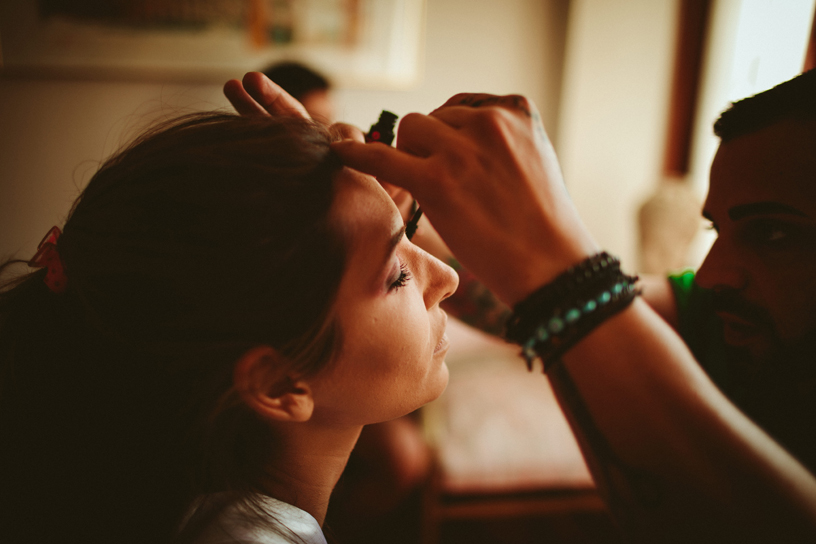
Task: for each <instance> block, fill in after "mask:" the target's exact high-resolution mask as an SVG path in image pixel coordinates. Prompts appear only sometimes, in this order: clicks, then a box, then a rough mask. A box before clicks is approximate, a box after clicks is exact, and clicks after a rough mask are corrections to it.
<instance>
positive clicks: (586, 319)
mask: <svg viewBox="0 0 816 544" xmlns="http://www.w3.org/2000/svg"><path fill="white" fill-rule="evenodd" d="M636 281H637V277H635V276H627V275H625V274H623V273H622V272H621V270H620V262H619V261H618V260H617V259H616V258H614V257H611V256H610V255H608V254H607V253H600V254H598V255H595V256H593V257H590V258H588V259H586V260H585V261H583V262H581V263H580V264H578V265H576V266H574V267H571V268H570V269H568V270H567V271H565V272H564V273H563V274H561V275H560V276H558V277H557V278H556V279H555V280H554V281H553V282H551V283H548V284H547V285H545V286H543V287H541V288H540V289H539V290H538V291H536V292H535V293H533V294H532V295H530V296H529V297H527V299H525V300H524V301H522V302H520V303H519V304H517V305H516V307H515V308H514V311H513V316H512V317H511V319H510V320H509V321H508V323H507V331H506V335H505V336H506V337H507V339H508V340H510V341H512V342H515V343H517V344H520V345H521V347H522V351H521V355H522V357H524V359H525V360H526V362H527V367H528V368H529V369H530V370H532V368H533V361H534V360H535V359H536V358H537V357H541V359H542V361H543V363H544V371H545V372H546V371H547V370H548V369H549V368H550V366H551V365H552V364H554V363H555V362H556V361H558V360H560V358H561V356H562V355H563V354H564V353H565V352H566V351H567V350H568V349H570V348H571V347H572V346H574V345H575V344H576V343H577V342H578V341H579V340H581V339H582V338H583V337H585V336H586V335H587V334H589V332H591V331H592V330H593V329H594V328H595V327H597V326H598V325H599V324H600V323H602V322H603V321H604V320H606V319H608V318H609V317H610V316H612V315H614V314H616V313H618V312H620V311H621V310H623V309H624V308H626V307H627V306H628V305H629V304H630V303H631V302H632V300H634V298H635V297H636V296H637V295H638V294H639V292H638V290H637V288H636V287H635V282H636Z"/></svg>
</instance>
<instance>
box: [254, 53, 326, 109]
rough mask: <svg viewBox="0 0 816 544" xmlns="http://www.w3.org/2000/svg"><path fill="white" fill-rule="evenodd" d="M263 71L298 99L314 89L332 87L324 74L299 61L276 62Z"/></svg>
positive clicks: (322, 89) (320, 89)
mask: <svg viewBox="0 0 816 544" xmlns="http://www.w3.org/2000/svg"><path fill="white" fill-rule="evenodd" d="M263 73H264V74H265V75H266V77H268V78H269V79H271V80H272V81H274V82H275V83H277V84H278V85H280V86H281V87H282V88H283V90H284V91H286V92H287V93H289V94H291V95H292V96H293V97H295V98H296V99H298V100H301V99H302V98H303V97H304V96H306V95H307V94H308V93H310V92H312V91H327V90H329V88H330V87H331V84H330V83H329V80H328V79H327V78H326V77H325V76H324V75H322V74H320V73H318V72H317V71H315V70H313V69H312V68H309V67H308V66H305V65H303V64H301V63H299V62H281V63H279V64H274V65H272V66H270V67H269V68H267V69H266V70H264V72H263Z"/></svg>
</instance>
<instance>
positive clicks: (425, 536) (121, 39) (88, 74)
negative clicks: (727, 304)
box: [0, 0, 816, 543]
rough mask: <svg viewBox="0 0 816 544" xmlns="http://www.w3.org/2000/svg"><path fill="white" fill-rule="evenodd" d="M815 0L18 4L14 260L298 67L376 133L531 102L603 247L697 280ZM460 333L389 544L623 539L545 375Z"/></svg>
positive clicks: (10, 93) (482, 339)
mask: <svg viewBox="0 0 816 544" xmlns="http://www.w3.org/2000/svg"><path fill="white" fill-rule="evenodd" d="M815 5H816V0H177V1H172V0H118V1H112V0H82V1H80V0H39V1H37V0H0V55H1V57H0V59H1V60H2V67H0V258H2V259H6V258H9V257H13V256H16V257H20V258H28V257H30V256H31V255H33V253H34V251H35V249H36V245H37V243H38V242H39V241H40V239H41V237H42V236H43V234H45V233H46V232H47V231H48V229H49V228H50V227H51V226H52V225H62V223H63V222H64V220H65V217H66V215H67V213H68V211H69V208H70V206H71V204H72V202H73V201H74V199H75V198H76V196H77V195H78V194H79V192H80V190H81V189H82V187H83V186H84V184H85V183H87V181H88V179H89V178H90V176H91V175H92V174H93V173H94V172H95V170H96V169H97V168H98V166H99V165H100V163H101V161H103V160H104V159H105V158H106V157H107V156H109V155H110V154H111V153H113V152H114V151H115V150H116V149H118V148H119V147H120V146H122V145H124V144H126V143H127V142H128V141H129V140H130V139H131V138H133V137H134V136H135V135H137V134H138V133H139V132H140V131H141V130H142V129H143V128H144V127H146V126H148V125H150V124H151V123H152V122H153V121H155V120H157V119H160V118H163V117H168V116H174V115H176V114H179V113H184V112H188V111H193V110H210V109H217V108H225V109H228V108H229V104H228V103H227V101H226V99H224V98H223V96H222V94H221V88H222V85H223V83H224V82H225V81H226V80H227V79H229V78H239V79H240V78H241V77H242V75H243V74H244V73H245V72H246V71H249V70H263V69H265V68H267V67H268V66H269V65H271V64H274V63H276V62H280V61H299V62H303V63H305V64H307V65H310V66H312V67H314V68H316V69H317V70H319V71H320V72H322V73H323V74H325V75H326V76H328V78H329V79H330V80H331V82H332V88H331V91H330V92H331V99H332V101H333V104H334V113H335V118H336V120H342V121H346V122H350V123H353V124H356V125H357V126H359V127H361V128H363V129H367V128H368V127H369V126H370V125H371V124H372V123H374V122H375V121H376V119H377V118H378V116H379V113H380V111H381V110H382V109H387V110H390V111H392V112H394V113H396V114H397V115H400V116H402V115H405V114H406V113H409V112H413V111H418V112H423V113H427V112H429V111H431V110H432V109H434V108H436V107H437V106H439V105H441V104H442V103H443V102H444V101H445V100H447V99H448V98H449V97H450V96H452V95H453V94H455V93H458V92H486V93H496V94H510V93H517V94H523V95H526V96H528V97H529V98H531V99H532V100H533V101H534V102H535V103H536V104H537V105H538V108H539V110H540V112H541V116H542V119H543V121H544V124H545V126H546V128H547V131H548V134H549V136H550V138H551V139H552V141H553V142H554V144H555V148H556V151H557V152H558V155H559V157H560V160H561V166H562V169H563V171H564V176H565V179H566V183H567V187H568V190H569V192H570V194H571V195H572V198H573V200H574V201H575V204H576V206H577V207H578V209H579V212H580V213H581V216H582V217H583V218H584V220H585V222H586V223H587V225H588V226H589V228H590V230H591V231H592V233H593V234H594V235H595V237H596V239H597V241H598V242H599V244H600V245H601V247H603V248H605V249H607V250H608V251H610V252H611V253H613V254H616V255H618V256H620V257H621V260H622V262H623V263H624V266H625V268H626V269H627V270H628V271H632V272H651V273H664V272H666V271H668V270H675V269H679V268H684V267H696V266H698V265H699V264H700V262H701V260H702V256H703V255H704V254H705V252H706V251H707V249H708V246H709V245H710V243H711V238H710V236H711V233H710V232H708V231H706V230H705V229H704V228H703V226H704V225H703V221H702V220H701V219H700V215H699V212H700V209H701V203H702V200H703V199H704V196H705V193H706V190H707V179H708V169H709V166H710V163H711V159H712V157H713V155H714V152H715V151H716V147H717V144H718V142H717V140H716V138H715V137H714V136H713V134H712V130H711V126H712V124H713V122H714V120H715V119H716V118H717V116H718V115H719V113H720V112H721V111H722V110H723V109H724V108H726V107H727V105H728V103H729V102H730V101H733V100H737V99H739V98H743V97H745V96H748V95H751V94H754V93H756V92H759V91H761V90H764V89H767V88H769V87H772V86H773V85H775V84H778V83H780V82H782V81H784V80H787V79H789V78H791V77H793V76H795V75H796V74H798V73H799V72H801V71H802V70H803V68H804V67H805V66H811V67H812V66H813V63H814V47H816V45H814V37H813V35H814V34H813V20H814V6H815ZM450 334H451V336H453V338H452V340H453V341H454V342H453V343H454V346H455V348H454V349H452V351H451V352H450V354H449V357H448V363H449V366H450V367H451V382H450V385H449V388H448V391H447V392H446V393H445V395H443V397H442V398H441V399H440V400H439V401H437V402H435V403H433V404H432V405H431V406H429V407H428V409H426V410H424V413H423V418H424V421H425V423H424V432H425V433H426V436H427V439H428V440H429V443H431V444H432V445H433V446H434V450H433V451H434V452H435V453H434V456H435V457H434V465H433V466H434V469H433V470H432V473H431V474H430V475H429V477H428V480H427V485H425V486H424V487H423V489H422V490H421V493H420V495H419V496H418V497H415V500H414V502H412V503H410V504H411V505H410V506H409V507H406V508H402V510H401V513H400V514H399V515H398V516H397V517H396V518H395V517H393V516H392V517H390V518H387V519H386V522H385V524H384V525H382V527H381V528H382V532H381V533H379V534H375V535H374V536H373V537H371V541H372V542H384V541H388V542H403V541H404V542H418V541H422V542H427V543H433V542H438V541H441V542H446V543H454V542H544V541H548V540H549V541H551V540H555V541H558V542H618V541H620V539H619V537H618V535H617V533H616V532H615V531H614V529H613V528H612V526H611V525H610V524H609V521H608V519H607V518H606V517H605V514H604V511H603V506H602V504H601V503H600V501H599V500H598V498H597V496H596V495H594V493H593V491H592V481H591V478H589V475H588V474H587V472H586V468H585V467H584V465H583V461H582V459H581V458H580V454H579V452H578V450H577V447H576V445H575V443H574V440H573V439H572V437H571V434H570V432H569V429H568V428H567V426H566V423H565V422H564V421H563V416H561V414H560V411H559V409H558V407H557V405H556V404H555V401H554V399H553V398H552V395H551V393H550V392H549V388H548V387H549V386H548V384H547V382H546V378H545V377H544V376H542V375H540V374H536V375H534V376H531V375H529V374H528V373H527V372H526V371H525V370H523V366H522V365H520V364H519V361H518V359H517V357H516V354H515V351H514V350H513V349H512V348H508V347H507V346H504V345H501V343H499V342H496V341H494V340H491V339H490V338H488V337H486V336H485V335H480V334H477V333H475V332H474V331H472V330H470V329H467V328H465V327H464V326H463V325H458V326H457V325H456V323H455V322H453V321H452V330H451V331H450ZM509 495H513V500H504V499H507V498H508V496H509ZM499 499H501V500H499ZM399 516H402V517H401V518H400V517H399ZM406 516H407V517H406ZM522 518H523V519H526V520H527V521H526V525H525V524H521V523H518V520H519V519H522ZM468 519H470V520H473V519H477V520H483V519H494V520H495V521H494V522H493V525H492V526H491V527H490V528H488V527H486V526H484V525H478V524H476V525H474V524H472V523H471V524H470V525H467V524H465V520H468ZM395 520H401V521H402V523H403V525H400V524H399V521H395ZM508 520H509V521H508ZM542 520H545V521H546V525H541V523H542ZM369 521H370V520H368V521H366V523H367V524H368V526H367V527H366V528H367V529H371V528H372V527H374V528H376V527H375V525H374V524H373V523H369ZM399 527H402V529H398V528H399ZM406 527H407V528H408V529H406ZM339 529H340V530H341V532H342V531H343V530H346V529H348V528H344V527H339ZM357 529H359V528H357ZM348 530H350V531H352V532H351V533H346V535H348V534H354V533H353V531H354V530H355V528H354V527H352V528H350V529H348ZM400 531H402V532H403V533H404V534H405V538H404V539H402V540H400V539H399V538H397V533H399V532H400ZM369 532H370V531H369ZM383 534H385V535H388V536H387V537H386V538H385V539H384V537H383V536H382V535H383ZM497 535H502V536H501V537H499V536H497ZM531 535H535V536H531ZM369 536H371V535H369ZM341 541H345V542H364V541H366V540H365V539H364V538H363V537H362V536H360V537H353V538H351V539H349V538H348V537H347V538H345V539H343V540H341Z"/></svg>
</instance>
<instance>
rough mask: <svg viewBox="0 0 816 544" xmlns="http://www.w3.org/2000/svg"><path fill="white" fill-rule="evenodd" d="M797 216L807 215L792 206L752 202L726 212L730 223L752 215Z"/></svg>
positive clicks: (768, 202)
mask: <svg viewBox="0 0 816 544" xmlns="http://www.w3.org/2000/svg"><path fill="white" fill-rule="evenodd" d="M773 214H784V215H797V216H799V217H807V214H806V213H805V212H803V211H801V210H797V209H796V208H794V207H793V206H789V205H787V204H782V203H781V202H771V201H766V202H752V203H751V204H740V205H739V206H734V207H733V208H731V209H729V210H728V217H730V218H731V220H732V221H739V220H740V219H745V218H746V217H750V216H752V215H773Z"/></svg>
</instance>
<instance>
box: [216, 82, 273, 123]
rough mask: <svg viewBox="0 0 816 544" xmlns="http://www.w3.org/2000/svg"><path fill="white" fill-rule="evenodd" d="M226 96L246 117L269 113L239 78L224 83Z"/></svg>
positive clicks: (240, 113) (236, 109) (239, 112)
mask: <svg viewBox="0 0 816 544" xmlns="http://www.w3.org/2000/svg"><path fill="white" fill-rule="evenodd" d="M224 96H226V97H227V100H229V101H230V104H232V107H233V108H235V111H237V112H238V114H239V115H243V116H244V117H254V116H258V115H269V114H268V113H267V112H266V110H264V109H263V108H262V107H261V105H260V104H258V103H257V102H256V101H255V99H254V98H252V97H251V96H249V93H247V92H246V89H244V85H243V83H241V82H240V81H238V80H237V79H231V80H229V81H227V82H226V83H225V84H224Z"/></svg>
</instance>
